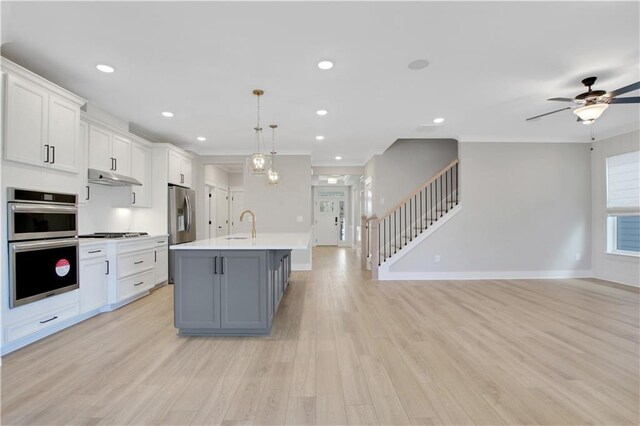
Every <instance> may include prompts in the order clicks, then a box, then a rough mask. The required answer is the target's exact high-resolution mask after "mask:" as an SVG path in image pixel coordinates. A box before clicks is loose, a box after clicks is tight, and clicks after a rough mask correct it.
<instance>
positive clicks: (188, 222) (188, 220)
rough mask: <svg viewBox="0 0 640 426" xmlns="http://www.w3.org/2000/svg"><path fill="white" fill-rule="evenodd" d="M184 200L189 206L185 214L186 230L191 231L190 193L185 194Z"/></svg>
mask: <svg viewBox="0 0 640 426" xmlns="http://www.w3.org/2000/svg"><path fill="white" fill-rule="evenodd" d="M184 202H185V204H186V206H187V211H186V214H185V215H184V216H185V221H186V223H185V231H187V232H190V231H191V201H189V195H188V194H187V195H185V196H184Z"/></svg>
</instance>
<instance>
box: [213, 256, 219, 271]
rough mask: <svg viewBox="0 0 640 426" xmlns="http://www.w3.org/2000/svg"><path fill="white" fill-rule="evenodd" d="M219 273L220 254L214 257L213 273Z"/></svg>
mask: <svg viewBox="0 0 640 426" xmlns="http://www.w3.org/2000/svg"><path fill="white" fill-rule="evenodd" d="M217 274H218V256H214V257H213V275H217Z"/></svg>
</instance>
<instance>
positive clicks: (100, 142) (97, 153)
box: [89, 123, 131, 176]
mask: <svg viewBox="0 0 640 426" xmlns="http://www.w3.org/2000/svg"><path fill="white" fill-rule="evenodd" d="M89 168H92V169H97V170H103V171H110V172H115V173H117V174H119V175H124V176H131V139H129V138H127V137H125V136H122V135H119V134H117V133H114V132H112V131H111V130H109V129H107V128H104V127H102V126H99V125H96V124H93V123H91V125H90V126H89Z"/></svg>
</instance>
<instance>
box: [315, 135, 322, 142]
mask: <svg viewBox="0 0 640 426" xmlns="http://www.w3.org/2000/svg"><path fill="white" fill-rule="evenodd" d="M316 140H317V141H321V140H324V136H316Z"/></svg>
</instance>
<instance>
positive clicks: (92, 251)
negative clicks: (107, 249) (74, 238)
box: [89, 250, 102, 253]
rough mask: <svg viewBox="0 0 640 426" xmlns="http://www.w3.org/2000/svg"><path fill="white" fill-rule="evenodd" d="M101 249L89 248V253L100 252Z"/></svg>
mask: <svg viewBox="0 0 640 426" xmlns="http://www.w3.org/2000/svg"><path fill="white" fill-rule="evenodd" d="M101 251H102V250H89V253H100V252H101Z"/></svg>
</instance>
